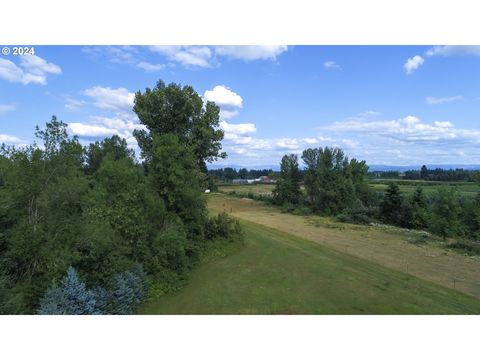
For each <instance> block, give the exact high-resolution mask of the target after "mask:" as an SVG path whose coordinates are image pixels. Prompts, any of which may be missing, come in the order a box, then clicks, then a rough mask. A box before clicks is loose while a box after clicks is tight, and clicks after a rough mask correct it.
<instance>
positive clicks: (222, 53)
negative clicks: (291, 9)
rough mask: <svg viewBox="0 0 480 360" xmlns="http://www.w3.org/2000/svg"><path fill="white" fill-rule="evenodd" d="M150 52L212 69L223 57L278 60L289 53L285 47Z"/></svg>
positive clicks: (158, 48)
mask: <svg viewBox="0 0 480 360" xmlns="http://www.w3.org/2000/svg"><path fill="white" fill-rule="evenodd" d="M149 49H150V51H152V52H155V53H159V54H162V55H164V56H166V57H167V59H168V60H169V61H172V62H174V63H179V64H181V65H183V66H185V67H187V68H211V67H213V66H215V65H218V63H219V62H218V60H219V59H220V58H222V57H225V58H229V59H238V60H243V61H247V62H248V61H256V60H276V59H277V57H278V56H279V55H280V54H282V53H283V52H285V51H287V49H288V47H287V46H285V45H267V46H253V45H240V46H233V45H232V46H216V47H211V46H176V45H174V46H172V45H167V46H165V45H157V46H150V47H149Z"/></svg>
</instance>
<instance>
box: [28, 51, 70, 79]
mask: <svg viewBox="0 0 480 360" xmlns="http://www.w3.org/2000/svg"><path fill="white" fill-rule="evenodd" d="M20 65H21V66H22V67H23V68H24V69H25V70H26V71H27V72H29V73H32V74H34V75H38V76H44V75H45V74H57V75H58V74H61V73H62V69H60V67H59V66H58V65H55V64H54V63H49V62H47V61H46V60H45V59H42V58H41V57H39V56H36V55H31V56H27V55H24V56H21V57H20Z"/></svg>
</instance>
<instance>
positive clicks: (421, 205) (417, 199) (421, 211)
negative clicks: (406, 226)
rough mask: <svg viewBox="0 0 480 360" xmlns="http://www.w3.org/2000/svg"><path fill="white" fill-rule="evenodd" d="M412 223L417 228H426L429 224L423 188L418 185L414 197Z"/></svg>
mask: <svg viewBox="0 0 480 360" xmlns="http://www.w3.org/2000/svg"><path fill="white" fill-rule="evenodd" d="M411 205H412V225H413V227H414V228H415V229H425V228H426V227H427V226H428V207H427V200H426V197H425V194H424V193H423V189H422V188H421V187H420V186H418V187H417V188H416V190H415V192H414V194H413V197H412V202H411Z"/></svg>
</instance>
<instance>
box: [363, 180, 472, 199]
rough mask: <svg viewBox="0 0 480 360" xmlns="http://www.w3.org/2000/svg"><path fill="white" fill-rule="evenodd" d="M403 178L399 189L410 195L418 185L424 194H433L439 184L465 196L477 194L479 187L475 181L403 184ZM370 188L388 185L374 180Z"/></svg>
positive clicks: (382, 188) (379, 189)
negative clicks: (450, 187) (452, 188)
mask: <svg viewBox="0 0 480 360" xmlns="http://www.w3.org/2000/svg"><path fill="white" fill-rule="evenodd" d="M405 182H406V181H405V180H403V183H401V184H400V185H399V188H400V191H401V192H402V193H404V194H406V195H412V194H413V193H414V192H415V190H416V189H417V187H418V186H421V187H422V189H423V192H424V193H425V194H426V195H432V194H435V193H436V191H437V189H438V187H439V186H452V187H455V188H456V189H457V192H458V194H459V195H463V196H465V197H474V196H476V195H477V194H478V192H479V191H480V187H479V186H478V185H477V184H475V183H454V184H449V183H443V184H439V183H435V184H434V185H428V184H427V185H425V183H424V182H415V181H414V180H412V182H411V185H410V184H408V185H407V184H405ZM369 186H370V188H372V189H375V190H377V191H385V190H386V189H387V188H388V185H387V184H386V182H384V183H375V182H370V184H369Z"/></svg>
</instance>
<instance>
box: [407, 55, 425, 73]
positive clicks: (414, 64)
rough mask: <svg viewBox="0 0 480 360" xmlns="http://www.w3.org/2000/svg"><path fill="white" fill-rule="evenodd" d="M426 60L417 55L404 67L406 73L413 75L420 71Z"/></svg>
mask: <svg viewBox="0 0 480 360" xmlns="http://www.w3.org/2000/svg"><path fill="white" fill-rule="evenodd" d="M424 61H425V60H423V58H422V57H421V56H420V55H415V56H414V57H412V58H410V59H408V60H407V62H406V63H405V64H404V65H403V68H404V69H405V72H406V73H407V74H411V73H413V72H414V71H415V70H417V69H418V67H419V66H421V65H422V64H423V63H424Z"/></svg>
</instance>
